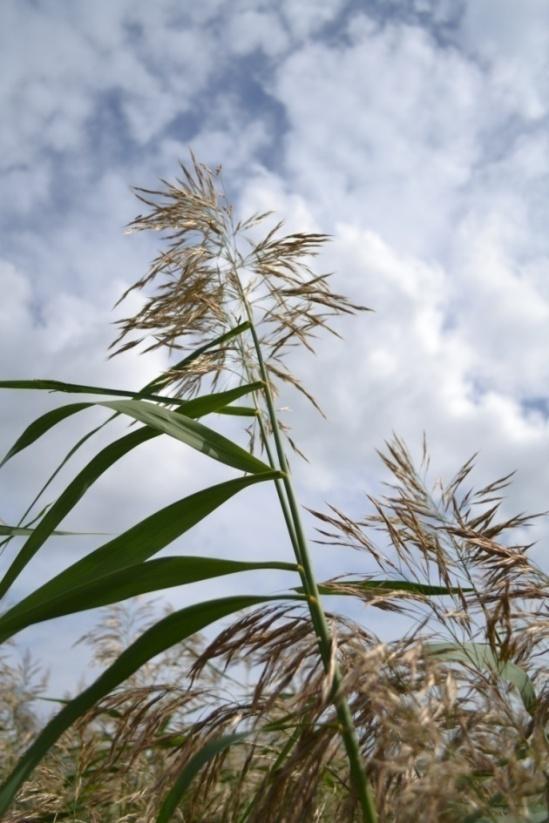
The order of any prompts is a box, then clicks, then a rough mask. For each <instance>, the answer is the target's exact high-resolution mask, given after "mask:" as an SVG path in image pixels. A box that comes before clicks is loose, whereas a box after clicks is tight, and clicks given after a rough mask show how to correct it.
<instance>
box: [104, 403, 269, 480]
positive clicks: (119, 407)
mask: <svg viewBox="0 0 549 823" xmlns="http://www.w3.org/2000/svg"><path fill="white" fill-rule="evenodd" d="M100 405H103V406H105V408H108V409H113V410H114V411H117V412H121V413H122V414H127V415H129V416H130V417H133V418H134V419H135V420H140V421H141V422H142V423H145V424H146V425H147V426H150V427H151V428H153V429H156V430H157V431H161V432H163V433H164V434H168V435H170V437H174V438H176V439H177V440H181V442H183V443H186V444H187V445H188V446H191V447H192V448H193V449H196V450H197V451H200V452H202V453H203V454H206V455H207V456H208V457H211V458H213V459H214V460H219V461H220V462H221V463H225V464H226V465H227V466H232V467H233V468H235V469H240V471H245V472H252V473H257V472H266V471H270V466H268V465H267V464H266V463H263V462H262V461H261V460H258V459H257V457H254V456H253V455H252V454H250V453H249V452H247V451H246V450H245V449H243V448H242V447H241V446H238V445H237V444H236V443H233V442H232V440H228V439H227V438H226V437H223V435H222V434H218V432H215V431H213V429H210V428H208V427H207V426H204V425H203V424H202V423H197V422H196V420H193V419H192V418H190V417H187V416H186V415H183V414H181V413H180V412H173V411H170V410H169V409H164V408H162V407H160V406H156V405H154V404H152V403H149V402H148V401H146V400H115V401H113V402H112V403H102V404H100Z"/></svg>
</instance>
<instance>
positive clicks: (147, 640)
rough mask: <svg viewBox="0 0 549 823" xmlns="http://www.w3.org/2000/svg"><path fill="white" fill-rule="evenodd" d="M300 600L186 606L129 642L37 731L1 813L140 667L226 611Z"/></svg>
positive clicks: (0, 794)
mask: <svg viewBox="0 0 549 823" xmlns="http://www.w3.org/2000/svg"><path fill="white" fill-rule="evenodd" d="M281 599H285V600H287V599H291V600H300V599H302V598H300V597H299V596H298V595H293V596H292V595H286V596H284V597H274V596H240V597H226V598H223V599H220V600H212V601H209V602H207V603H198V604H196V605H194V606H188V607H187V608H185V609H181V610H179V611H177V612H174V613H173V614H170V615H168V617H165V618H164V619H163V620H160V621H159V622H158V623H156V624H155V625H154V626H152V628H150V629H148V630H147V631H146V632H144V634H142V635H141V637H139V638H138V639H137V640H136V641H135V642H134V643H132V644H131V646H129V647H128V648H127V649H126V650H125V651H124V652H122V654H121V655H120V657H118V659H117V660H116V661H115V662H114V663H113V664H112V665H111V666H109V667H108V669H106V671H105V672H103V674H102V675H100V677H98V678H97V679H96V680H95V681H94V682H93V683H92V684H91V686H89V687H88V688H87V689H85V690H84V691H83V692H81V693H80V694H79V695H78V697H76V698H74V700H71V701H70V702H69V703H67V705H66V706H64V708H63V709H61V711H60V712H59V713H58V714H57V715H55V717H53V718H52V719H51V720H50V721H49V723H47V725H46V726H45V727H44V729H43V730H42V731H41V732H40V734H39V735H38V737H37V738H36V740H35V741H34V743H32V745H31V746H30V747H29V748H28V749H27V751H26V752H25V753H24V754H23V755H22V757H21V758H20V759H19V761H18V762H17V764H16V765H15V768H14V769H13V770H12V772H11V774H10V775H9V777H8V778H7V779H6V781H5V782H4V784H3V785H2V786H1V787H0V815H2V814H5V812H6V811H7V810H8V808H9V806H10V805H11V803H12V802H13V800H14V798H15V795H16V793H17V791H18V789H19V787H20V786H21V784H22V783H23V782H24V781H25V780H26V779H27V778H28V777H29V775H30V774H31V772H32V771H33V770H34V768H35V767H36V766H37V765H38V763H40V761H41V760H42V758H43V757H44V756H45V755H46V754H47V752H48V751H49V750H50V749H51V747H52V746H53V745H54V743H55V742H56V741H57V740H58V739H59V737H60V736H61V735H62V734H63V732H64V731H66V730H67V729H68V728H69V727H70V726H71V725H72V723H74V721H75V720H77V719H78V718H79V717H81V715H83V714H84V713H85V712H87V711H88V710H89V709H91V708H92V706H94V705H95V704H96V703H97V701H98V700H101V699H102V698H103V697H105V696H106V695H107V694H109V693H110V692H111V691H112V690H113V689H115V688H116V686H118V685H120V683H123V682H124V681H125V680H127V679H128V677H131V675H132V674H134V672H136V671H137V670H138V669H139V668H140V667H141V666H143V665H144V664H145V663H147V662H148V661H149V660H151V659H152V658H153V657H156V655H157V654H160V653H161V652H163V651H165V650H166V649H168V648H170V647H171V646H173V645H175V644H176V643H179V642H181V641H182V640H184V639H185V638H187V637H190V636H191V635H193V634H195V633H196V632H198V631H200V630H201V629H203V628H204V627H205V626H209V625H210V624H211V623H215V621H216V620H220V619H221V618H222V617H226V616H227V615H229V614H233V613H234V612H237V611H240V610H241V609H245V608H247V607H249V606H254V605H256V604H258V603H266V602H269V601H273V600H281Z"/></svg>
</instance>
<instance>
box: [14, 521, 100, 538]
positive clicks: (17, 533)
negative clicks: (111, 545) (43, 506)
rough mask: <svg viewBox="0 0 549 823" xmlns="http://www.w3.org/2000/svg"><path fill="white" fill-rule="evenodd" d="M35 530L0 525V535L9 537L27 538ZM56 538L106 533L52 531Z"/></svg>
mask: <svg viewBox="0 0 549 823" xmlns="http://www.w3.org/2000/svg"><path fill="white" fill-rule="evenodd" d="M35 531H36V529H28V528H25V527H24V526H8V525H6V523H0V534H5V535H9V536H10V537H27V536H28V535H30V534H34V532H35ZM52 534H54V535H55V536H56V537H64V536H67V537H68V536H72V537H82V536H89V535H98V534H106V532H62V531H53V532H52Z"/></svg>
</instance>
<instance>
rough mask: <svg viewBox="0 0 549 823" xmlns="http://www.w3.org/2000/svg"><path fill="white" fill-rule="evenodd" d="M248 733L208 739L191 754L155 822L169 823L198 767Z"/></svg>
mask: <svg viewBox="0 0 549 823" xmlns="http://www.w3.org/2000/svg"><path fill="white" fill-rule="evenodd" d="M250 734H252V732H235V733H234V734H226V735H223V737H217V738H215V740H209V741H208V743H206V744H205V745H204V746H202V748H201V749H200V751H198V752H197V753H196V754H195V755H193V757H191V759H190V760H189V762H188V763H187V764H186V765H185V767H184V768H183V769H182V770H181V772H180V773H179V775H178V777H177V780H176V781H175V783H174V784H173V786H172V788H171V789H170V791H169V792H168V794H167V795H166V797H165V798H164V802H163V803H162V806H161V808H160V811H159V813H158V816H157V818H156V823H169V821H170V820H171V819H172V815H173V813H174V812H175V810H176V809H177V807H178V805H179V803H180V802H181V799H182V797H183V795H184V794H185V792H186V791H187V789H188V788H189V786H190V785H191V783H192V781H193V780H194V778H195V777H196V775H197V774H198V772H199V771H200V769H202V768H203V766H205V765H206V763H208V762H209V761H210V760H211V759H212V758H214V757H215V756H216V755H218V754H221V753H222V752H224V751H225V749H228V748H230V747H231V746H234V744H235V743H240V742H242V740H245V739H246V738H247V737H249V736H250Z"/></svg>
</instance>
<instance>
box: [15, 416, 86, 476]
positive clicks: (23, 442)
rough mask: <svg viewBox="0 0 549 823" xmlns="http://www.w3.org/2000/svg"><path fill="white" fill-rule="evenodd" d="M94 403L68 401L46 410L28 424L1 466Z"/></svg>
mask: <svg viewBox="0 0 549 823" xmlns="http://www.w3.org/2000/svg"><path fill="white" fill-rule="evenodd" d="M92 405H93V403H68V404H67V405H66V406H60V407H58V408H56V409H52V410H51V411H48V412H46V414H42V415H41V416H40V417H38V418H37V419H36V420H34V421H33V422H32V423H31V424H30V426H27V428H26V429H25V431H24V432H23V434H22V435H21V436H20V437H18V438H17V440H16V441H15V443H14V444H13V446H12V447H11V449H10V450H9V451H8V453H7V454H6V456H5V457H4V459H3V460H2V462H0V468H2V466H3V465H4V463H7V462H8V460H9V459H10V458H11V457H13V456H14V455H15V454H17V453H18V452H20V451H23V449H26V448H27V446H30V445H32V443H34V442H36V440H38V439H39V438H40V437H42V435H43V434H46V432H48V431H49V430H50V429H51V428H53V427H54V426H56V425H57V424H58V423H60V422H61V421H62V420H65V419H66V418H67V417H70V416H71V415H73V414H77V412H80V411H83V409H88V408H89V407H90V406H92Z"/></svg>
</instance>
